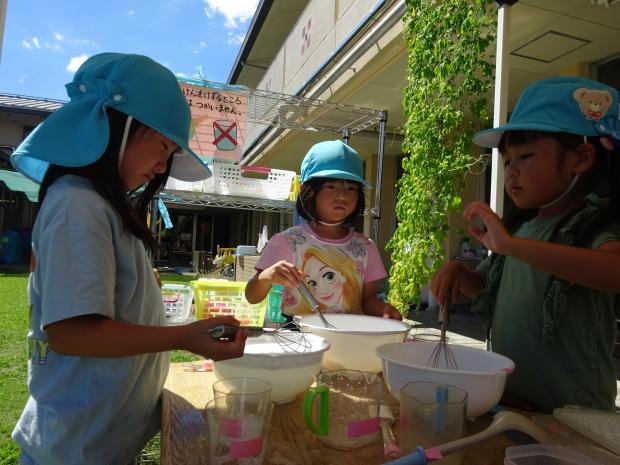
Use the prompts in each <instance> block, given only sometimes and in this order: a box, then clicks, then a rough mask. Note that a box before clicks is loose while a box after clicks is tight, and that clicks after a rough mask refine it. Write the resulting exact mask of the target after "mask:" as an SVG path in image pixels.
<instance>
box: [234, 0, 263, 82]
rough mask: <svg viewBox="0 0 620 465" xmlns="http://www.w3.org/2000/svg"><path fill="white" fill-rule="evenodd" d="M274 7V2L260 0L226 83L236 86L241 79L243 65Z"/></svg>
mask: <svg viewBox="0 0 620 465" xmlns="http://www.w3.org/2000/svg"><path fill="white" fill-rule="evenodd" d="M272 5H273V0H260V3H259V4H258V7H257V8H256V13H254V17H253V18H252V22H251V23H250V27H249V28H248V32H247V33H246V34H245V38H244V39H243V43H242V44H241V48H240V49H239V53H238V54H237V58H236V59H235V64H234V65H233V67H232V69H231V71H230V74H229V75H228V79H227V81H226V83H227V84H235V82H236V80H237V79H238V78H239V74H241V69H242V68H243V65H242V63H243V62H244V61H245V60H246V59H247V57H248V55H249V54H250V52H251V51H252V47H253V46H254V41H255V40H256V38H257V37H258V34H259V32H260V31H261V29H262V27H263V23H264V22H265V19H266V18H267V16H268V15H269V11H270V10H271V6H272Z"/></svg>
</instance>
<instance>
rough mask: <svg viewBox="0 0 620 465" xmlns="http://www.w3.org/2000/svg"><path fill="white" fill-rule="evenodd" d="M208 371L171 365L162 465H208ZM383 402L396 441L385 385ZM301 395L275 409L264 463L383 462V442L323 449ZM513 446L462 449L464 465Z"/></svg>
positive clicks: (501, 438) (501, 441)
mask: <svg viewBox="0 0 620 465" xmlns="http://www.w3.org/2000/svg"><path fill="white" fill-rule="evenodd" d="M214 381H215V375H214V374H213V373H212V372H199V371H190V370H188V369H186V368H184V367H183V364H181V363H173V364H171V366H170V373H169V375H168V379H167V380H166V384H165V389H164V394H163V412H162V435H161V463H162V465H202V464H205V465H206V464H208V462H209V459H208V447H207V435H208V434H207V427H206V424H205V421H204V418H203V410H204V406H205V405H206V403H207V401H209V400H211V399H212V398H213V391H212V384H213V382H214ZM383 397H384V401H385V402H386V403H387V404H388V405H389V406H390V407H391V408H392V412H393V413H394V416H395V418H396V419H397V421H396V422H395V424H394V426H393V431H394V433H395V435H396V437H397V438H398V401H397V400H396V399H395V398H394V397H393V396H392V395H391V394H390V393H389V391H388V389H387V387H386V386H385V385H384V389H383ZM302 401H303V395H300V396H298V398H297V399H296V400H295V401H293V402H290V403H288V404H284V405H276V406H275V409H274V412H273V418H272V425H271V430H270V431H269V438H268V441H267V453H266V455H265V461H264V463H265V465H297V464H300V465H302V464H303V465H336V464H337V465H375V464H382V463H384V462H385V460H384V458H383V443H382V442H380V441H377V442H376V443H375V444H371V445H369V446H366V447H363V448H360V449H356V450H353V451H341V450H337V449H332V448H329V447H326V446H324V445H323V444H321V442H319V440H318V439H317V438H316V436H315V435H314V434H313V433H311V432H310V431H309V430H308V429H307V428H306V426H305V425H304V421H303V417H302ZM491 420H492V417H491V415H484V416H482V417H480V418H478V419H477V420H476V421H475V422H468V424H467V434H468V435H469V434H473V433H476V432H478V431H481V430H483V429H485V428H486V427H487V426H488V425H489V424H490V423H491ZM512 445H514V443H513V442H512V441H511V440H510V439H509V438H508V437H507V436H505V435H503V434H502V435H498V436H495V437H494V438H491V439H488V440H486V441H484V442H482V443H480V444H478V445H476V446H472V447H470V448H469V449H467V450H466V451H465V459H464V460H463V464H464V465H496V464H497V465H502V464H503V463H504V450H505V449H506V447H509V446H512Z"/></svg>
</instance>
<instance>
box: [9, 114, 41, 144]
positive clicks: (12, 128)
mask: <svg viewBox="0 0 620 465" xmlns="http://www.w3.org/2000/svg"><path fill="white" fill-rule="evenodd" d="M42 120H43V118H42V117H40V116H32V115H24V114H20V113H9V112H2V113H0V145H10V146H12V147H15V146H17V145H19V143H20V142H21V141H22V135H23V133H24V126H36V125H37V124H39V123H40V122H41V121H42Z"/></svg>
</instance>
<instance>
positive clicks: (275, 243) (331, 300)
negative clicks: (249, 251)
mask: <svg viewBox="0 0 620 465" xmlns="http://www.w3.org/2000/svg"><path fill="white" fill-rule="evenodd" d="M364 187H370V186H369V184H368V183H367V182H366V180H365V179H364V167H363V162H362V159H361V158H360V157H359V155H358V154H357V152H355V150H353V149H352V148H351V147H349V146H348V145H346V144H344V143H343V142H341V141H338V140H334V141H325V142H320V143H318V144H316V145H314V146H312V147H311V148H310V150H309V151H308V153H307V154H306V156H305V158H304V160H303V162H302V164H301V186H300V192H299V196H298V198H297V205H296V208H297V212H298V213H299V215H300V216H301V217H302V218H304V219H305V220H306V221H307V224H303V225H301V226H294V227H292V228H289V229H287V230H286V231H284V232H281V233H279V234H275V235H274V236H273V237H272V238H271V239H270V240H269V242H268V243H267V245H266V246H265V249H264V250H263V252H262V254H261V257H260V259H259V261H258V262H257V263H256V267H255V268H256V274H255V275H254V277H252V279H250V281H249V282H248V284H247V287H246V291H245V295H246V298H247V300H248V301H249V302H251V303H255V302H260V301H261V300H263V299H264V298H265V297H266V295H267V293H268V292H269V289H270V288H271V286H273V285H275V284H279V285H283V286H285V288H284V292H283V296H282V305H281V310H282V313H283V314H284V315H286V316H288V317H289V318H290V317H292V316H294V315H301V314H308V313H311V312H312V310H311V308H310V306H309V304H308V303H307V302H306V301H305V299H304V298H303V296H302V295H301V294H300V292H299V290H298V286H299V281H300V280H303V281H304V282H305V284H306V285H307V287H308V288H309V290H310V292H311V293H312V294H313V296H314V298H315V299H316V300H317V302H318V303H319V306H320V310H321V311H323V312H336V313H365V314H367V315H375V316H382V317H385V318H395V319H400V318H401V315H400V313H399V312H398V310H396V309H395V308H394V307H393V306H392V305H390V304H388V303H385V302H383V301H382V300H381V299H379V298H378V297H377V283H378V281H379V280H381V279H383V278H385V277H386V272H385V268H384V266H383V263H382V262H381V257H380V256H379V251H378V250H377V247H376V246H375V244H374V243H373V242H372V241H371V240H370V239H368V238H367V237H365V236H364V235H363V234H361V233H358V232H356V231H355V230H354V227H355V226H356V225H357V224H358V222H359V220H360V219H361V218H362V215H363V213H364V205H365V202H364Z"/></svg>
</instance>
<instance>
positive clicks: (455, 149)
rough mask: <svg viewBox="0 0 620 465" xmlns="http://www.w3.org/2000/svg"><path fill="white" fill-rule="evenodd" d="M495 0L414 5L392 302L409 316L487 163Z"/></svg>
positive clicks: (409, 17)
mask: <svg viewBox="0 0 620 465" xmlns="http://www.w3.org/2000/svg"><path fill="white" fill-rule="evenodd" d="M494 3H495V2H494V1H492V0H443V1H440V0H407V2H406V4H407V13H406V14H405V16H404V18H403V20H404V23H405V28H404V29H405V30H404V38H405V41H406V45H407V48H408V50H409V59H408V66H407V68H408V70H407V71H408V74H407V75H408V83H407V86H406V88H405V96H404V101H403V106H404V110H405V114H406V116H407V120H406V123H405V127H404V142H403V153H404V154H405V158H404V159H403V164H402V166H403V171H404V173H403V176H402V178H401V179H400V180H399V181H398V184H397V187H398V201H397V205H396V217H397V220H398V227H397V229H396V232H395V233H394V236H393V237H392V239H391V240H390V241H389V242H388V244H387V249H388V250H391V251H392V263H393V265H392V268H391V271H390V291H389V300H390V302H392V303H393V304H394V305H396V306H397V308H399V310H400V311H401V312H403V313H405V312H406V311H407V309H408V308H409V305H410V304H413V303H415V302H419V298H420V289H421V287H422V286H424V285H426V284H427V283H428V281H429V280H430V278H431V277H432V275H433V273H434V272H435V271H436V270H437V268H438V267H439V265H440V264H441V263H442V262H443V261H444V258H445V249H444V244H445V242H446V239H447V237H448V229H449V228H448V212H449V210H451V209H456V208H458V207H459V206H460V205H461V197H460V192H461V191H462V189H463V187H464V185H465V175H466V174H467V172H469V171H471V170H472V168H473V167H475V166H477V165H478V163H480V161H481V160H480V159H479V157H476V156H473V155H472V154H471V152H470V149H471V146H472V137H473V134H474V132H475V131H476V130H477V129H479V128H480V126H481V123H482V122H487V121H488V114H487V111H486V103H487V102H486V100H485V95H487V93H488V91H489V89H490V88H491V85H492V77H493V65H492V64H491V63H490V62H489V61H488V49H489V46H490V44H491V43H492V42H493V41H494V39H495V8H494V7H493V6H494Z"/></svg>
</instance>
